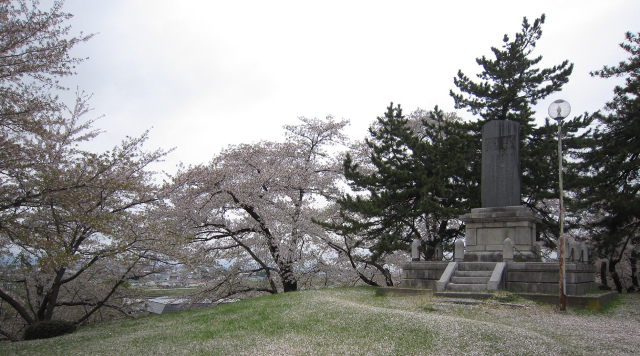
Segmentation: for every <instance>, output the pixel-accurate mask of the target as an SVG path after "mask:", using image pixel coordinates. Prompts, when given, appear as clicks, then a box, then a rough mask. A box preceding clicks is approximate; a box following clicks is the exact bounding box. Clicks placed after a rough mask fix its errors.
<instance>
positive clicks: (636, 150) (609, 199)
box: [582, 32, 640, 292]
mask: <svg viewBox="0 0 640 356" xmlns="http://www.w3.org/2000/svg"><path fill="white" fill-rule="evenodd" d="M620 46H621V47H622V48H623V49H624V50H625V51H627V52H628V53H629V54H630V57H629V59H628V61H622V62H620V63H619V64H618V66H614V67H608V66H604V67H603V69H601V70H598V71H594V72H592V73H591V75H592V76H597V77H601V78H610V77H614V76H615V77H625V84H624V85H623V86H622V85H618V86H616V87H615V88H614V97H613V100H612V101H610V102H608V103H607V104H606V108H605V109H606V111H607V113H606V114H603V113H599V112H598V113H596V114H594V115H593V117H594V118H595V119H597V121H598V123H599V124H600V125H599V127H598V129H597V130H596V132H595V133H594V140H595V147H594V148H593V149H592V150H589V151H588V153H587V154H586V155H585V157H586V164H585V166H586V168H587V169H588V170H587V175H586V179H587V183H588V184H585V186H586V187H587V188H588V189H585V190H584V194H583V195H582V197H583V199H584V201H583V203H584V204H585V206H586V207H587V209H588V211H589V212H590V213H591V216H592V217H595V218H594V219H593V220H592V223H591V225H590V226H591V227H592V228H593V232H594V235H593V237H592V246H593V247H594V249H595V252H596V254H597V255H599V256H600V257H604V258H607V259H609V272H611V274H612V276H613V279H614V283H615V284H616V289H617V290H618V291H619V292H621V291H622V283H621V281H620V279H619V277H618V275H617V273H615V267H616V265H617V264H618V263H619V262H620V261H621V260H622V259H623V257H624V256H625V254H626V253H628V252H629V251H630V250H633V249H634V248H635V249H638V245H640V235H639V234H638V230H639V229H640V220H639V219H638V217H640V33H637V34H633V33H631V32H628V33H627V34H626V42H625V43H622V44H620Z"/></svg>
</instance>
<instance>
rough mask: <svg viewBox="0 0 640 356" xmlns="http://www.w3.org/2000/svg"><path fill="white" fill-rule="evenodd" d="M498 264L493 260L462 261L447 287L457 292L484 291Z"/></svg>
mask: <svg viewBox="0 0 640 356" xmlns="http://www.w3.org/2000/svg"><path fill="white" fill-rule="evenodd" d="M495 267H496V264H495V263H493V262H460V263H458V268H457V269H456V271H455V272H454V273H453V275H452V276H451V280H450V281H449V283H448V284H447V287H446V289H447V290H450V291H455V292H463V291H464V292H482V291H486V290H487V282H489V279H491V274H492V273H493V270H494V269H495Z"/></svg>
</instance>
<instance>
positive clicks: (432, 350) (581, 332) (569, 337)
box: [0, 288, 640, 356]
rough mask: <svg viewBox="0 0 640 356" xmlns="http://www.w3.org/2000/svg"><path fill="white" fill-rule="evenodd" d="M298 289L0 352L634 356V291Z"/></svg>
mask: <svg viewBox="0 0 640 356" xmlns="http://www.w3.org/2000/svg"><path fill="white" fill-rule="evenodd" d="M510 302H511V304H515V305H516V306H513V305H503V304H498V303H496V302H494V301H487V302H486V303H483V304H479V305H465V304H454V303H450V301H448V300H445V299H440V298H435V297H432V296H430V295H428V296H420V297H416V296H412V297H384V296H376V294H375V289H373V288H345V289H326V290H315V291H302V292H295V293H286V294H280V295H273V296H267V297H261V298H255V299H250V300H244V301H241V302H237V303H232V304H225V305H219V306H216V307H212V308H208V309H201V310H195V311H187V312H182V313H174V314H167V315H153V316H145V317H139V318H137V319H131V320H121V321H115V322H110V323H102V324H96V325H91V326H88V327H82V328H79V329H78V331H76V332H75V333H73V334H71V335H65V336H61V337H57V338H53V339H45V340H35V341H23V342H15V343H9V342H5V343H1V344H0V355H54V356H58V355H155V356H159V355H225V356H227V355H638V354H640V294H635V295H633V294H631V295H626V294H625V295H622V296H621V297H620V299H619V300H618V301H617V302H615V305H614V306H613V307H611V308H608V309H607V310H605V311H602V312H591V311H583V310H569V311H568V312H566V313H559V312H556V311H555V307H554V306H549V305H538V304H536V303H534V302H531V301H527V300H523V299H517V300H515V301H510Z"/></svg>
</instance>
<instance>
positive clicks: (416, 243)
mask: <svg viewBox="0 0 640 356" xmlns="http://www.w3.org/2000/svg"><path fill="white" fill-rule="evenodd" d="M419 247H420V239H413V242H411V260H412V261H420V250H419Z"/></svg>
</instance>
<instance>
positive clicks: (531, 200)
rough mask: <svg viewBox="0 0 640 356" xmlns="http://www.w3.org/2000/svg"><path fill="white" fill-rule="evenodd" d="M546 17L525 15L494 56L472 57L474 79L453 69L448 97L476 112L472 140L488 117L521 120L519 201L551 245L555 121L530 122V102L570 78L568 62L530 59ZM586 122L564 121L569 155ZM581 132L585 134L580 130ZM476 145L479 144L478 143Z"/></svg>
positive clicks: (579, 143)
mask: <svg viewBox="0 0 640 356" xmlns="http://www.w3.org/2000/svg"><path fill="white" fill-rule="evenodd" d="M544 21H545V15H544V14H543V15H542V16H541V17H540V18H538V19H536V20H535V21H534V22H533V24H530V23H529V21H528V20H527V18H526V17H525V18H524V19H523V21H522V30H521V31H520V32H519V33H516V35H515V39H513V40H511V39H510V38H509V36H507V35H505V36H504V38H503V42H504V43H503V45H502V48H496V47H492V48H491V51H492V52H493V55H494V57H495V58H493V59H490V58H487V57H485V56H482V57H481V58H477V59H476V62H477V63H478V64H479V65H480V66H481V67H482V72H481V73H480V74H478V75H477V76H478V78H479V81H473V80H471V79H470V78H469V77H467V76H466V75H465V74H464V73H462V71H458V75H457V77H455V78H454V84H455V85H456V87H457V88H458V89H459V91H460V92H459V93H457V92H455V91H453V90H451V92H450V95H451V96H452V97H453V99H454V101H455V107H456V108H457V109H467V110H468V111H470V112H471V113H472V114H474V115H479V116H480V117H481V119H480V120H478V121H477V122H476V126H475V131H476V140H478V141H479V140H480V137H481V128H482V125H484V124H485V123H486V122H487V121H490V120H512V121H516V122H518V123H519V124H520V130H521V132H520V140H521V141H520V167H521V172H522V185H521V186H522V199H523V201H522V203H523V204H525V205H527V206H528V207H530V208H532V209H533V210H534V211H536V212H538V213H539V214H541V215H542V217H543V223H542V224H541V225H539V226H538V231H539V232H540V233H541V235H542V239H543V240H544V241H546V242H547V243H550V244H551V245H552V243H551V242H552V240H553V238H554V237H555V236H556V235H557V230H558V229H557V221H556V220H557V213H555V212H554V211H556V209H557V208H555V207H553V206H550V205H549V203H551V204H552V205H553V203H554V199H555V201H557V198H558V191H557V184H558V183H557V182H558V170H557V162H558V156H557V147H558V146H557V140H556V137H557V124H556V123H555V122H550V121H548V120H547V121H546V122H545V124H544V125H543V126H539V127H536V126H535V123H534V121H535V111H534V110H533V106H534V105H536V104H537V103H538V102H539V101H540V100H542V99H545V98H546V97H548V96H549V95H550V94H552V93H555V92H558V91H560V90H561V89H562V86H563V85H564V84H566V83H567V82H568V81H569V76H570V75H571V72H572V71H573V64H570V63H569V61H566V60H565V61H563V62H562V63H560V64H559V65H556V66H553V67H551V68H538V67H537V65H538V64H539V63H540V61H541V60H542V56H537V57H532V53H533V50H534V49H535V46H536V43H537V41H538V40H539V39H540V37H541V36H542V27H541V26H542V24H543V23H544ZM587 124H588V122H587V120H583V119H582V118H577V119H573V120H567V122H565V123H564V124H563V131H564V134H563V135H564V138H563V140H564V144H565V147H566V149H567V151H569V152H568V154H569V155H571V154H574V152H572V151H575V150H578V147H581V146H582V145H583V144H584V143H583V142H582V139H584V138H585V137H586V136H585V137H583V136H576V133H577V132H578V130H580V129H581V128H584V127H585V126H586V125H587ZM583 135H584V134H583ZM478 147H480V146H479V145H478Z"/></svg>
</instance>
